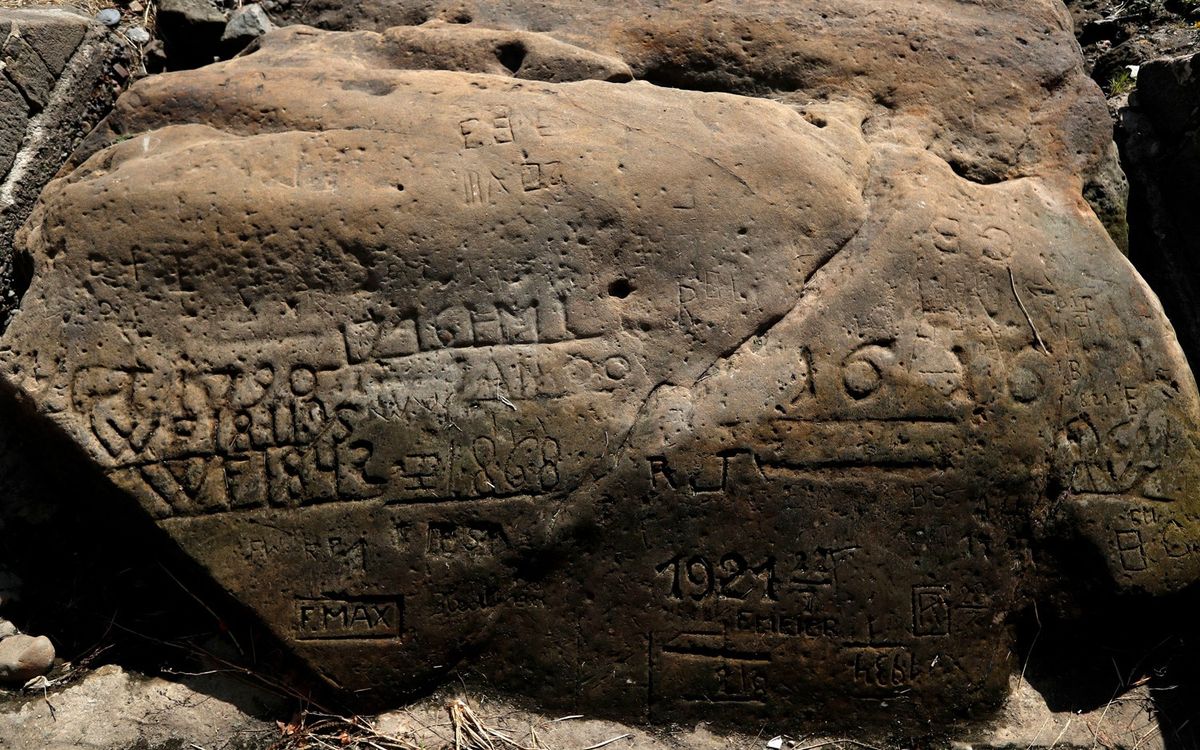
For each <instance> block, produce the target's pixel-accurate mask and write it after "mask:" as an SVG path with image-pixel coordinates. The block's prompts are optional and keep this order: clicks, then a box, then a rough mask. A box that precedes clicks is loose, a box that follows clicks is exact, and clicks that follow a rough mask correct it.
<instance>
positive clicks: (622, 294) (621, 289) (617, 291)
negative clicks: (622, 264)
mask: <svg viewBox="0 0 1200 750" xmlns="http://www.w3.org/2000/svg"><path fill="white" fill-rule="evenodd" d="M633 290H634V286H633V284H632V283H630V281H629V279H625V278H621V279H617V280H615V281H613V282H612V283H610V284H609V285H608V296H610V297H616V298H617V299H625V298H626V297H628V296H629V295H631V294H633Z"/></svg>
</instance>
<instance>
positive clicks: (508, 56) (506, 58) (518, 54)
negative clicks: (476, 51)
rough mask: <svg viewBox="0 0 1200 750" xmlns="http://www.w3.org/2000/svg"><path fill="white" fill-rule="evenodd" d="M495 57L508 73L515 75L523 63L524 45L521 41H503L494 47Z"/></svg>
mask: <svg viewBox="0 0 1200 750" xmlns="http://www.w3.org/2000/svg"><path fill="white" fill-rule="evenodd" d="M496 59H497V60H499V61H500V64H501V65H503V66H504V67H505V68H507V69H508V72H509V73H512V74H513V75H516V74H517V71H518V70H520V69H521V66H522V65H523V64H524V63H525V45H524V44H522V43H521V42H505V43H504V44H501V45H500V46H499V47H497V48H496Z"/></svg>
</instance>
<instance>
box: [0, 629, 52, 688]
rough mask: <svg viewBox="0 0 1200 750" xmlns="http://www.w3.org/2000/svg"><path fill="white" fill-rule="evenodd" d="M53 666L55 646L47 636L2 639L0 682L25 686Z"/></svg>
mask: <svg viewBox="0 0 1200 750" xmlns="http://www.w3.org/2000/svg"><path fill="white" fill-rule="evenodd" d="M53 665H54V644H52V643H51V642H50V639H49V638H47V637H45V636H31V635H22V634H16V635H10V636H8V637H6V638H3V639H0V682H3V683H5V684H8V685H18V686H19V685H23V684H25V683H26V682H28V681H29V680H31V679H33V678H34V677H37V676H38V675H43V674H45V673H46V672H48V671H50V667H51V666H53Z"/></svg>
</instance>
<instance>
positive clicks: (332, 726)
mask: <svg viewBox="0 0 1200 750" xmlns="http://www.w3.org/2000/svg"><path fill="white" fill-rule="evenodd" d="M279 732H280V734H281V735H282V736H281V737H280V738H279V739H278V740H276V741H275V742H274V743H273V744H272V745H271V746H270V747H269V748H268V750H314V749H316V748H333V749H334V750H420V748H419V747H418V746H417V745H416V744H414V743H412V742H410V741H408V740H407V739H404V738H403V737H394V736H392V735H387V734H381V733H379V732H378V731H376V730H375V727H374V726H372V725H371V724H370V722H367V721H365V720H364V719H360V718H359V717H357V716H352V717H345V716H334V715H331V714H321V713H315V712H312V711H304V712H302V713H301V714H299V715H298V716H297V717H296V718H295V719H293V720H292V721H291V722H289V723H287V724H284V723H282V722H280V723H279Z"/></svg>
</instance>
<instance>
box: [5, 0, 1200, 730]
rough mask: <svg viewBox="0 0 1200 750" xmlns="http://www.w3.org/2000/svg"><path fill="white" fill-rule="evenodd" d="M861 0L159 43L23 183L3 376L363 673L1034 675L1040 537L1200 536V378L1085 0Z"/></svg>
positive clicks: (813, 686)
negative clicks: (83, 137) (1032, 605)
mask: <svg viewBox="0 0 1200 750" xmlns="http://www.w3.org/2000/svg"><path fill="white" fill-rule="evenodd" d="M710 6H716V7H717V8H718V9H723V10H722V11H721V12H722V13H724V14H725V15H724V16H721V17H720V18H719V19H718V18H717V17H716V16H713V15H711V14H713V13H716V12H717V11H716V10H712V9H711V8H710ZM845 6H846V7H847V8H849V9H851V10H852V11H854V12H859V13H860V14H861V17H855V19H854V20H855V23H851V22H850V20H847V18H848V16H847V15H846V14H847V13H849V12H850V11H845V10H843V11H838V12H832V11H830V12H828V13H826V17H824V18H823V17H822V13H825V12H826V10H827V9H826V8H825V7H824V5H823V4H822V3H817V2H795V3H785V4H774V3H773V4H771V8H782V10H770V9H767V6H766V5H765V4H762V5H759V4H756V3H747V4H745V10H738V8H739V7H741V4H738V5H737V6H736V7H735V5H734V4H730V5H721V4H718V3H712V4H709V5H707V6H705V7H706V8H708V10H705V11H703V12H702V13H700V12H698V13H699V14H698V15H696V16H690V15H689V14H688V13H684V12H683V11H675V10H670V11H662V12H661V13H659V14H657V15H656V14H649V15H648V16H647V18H648V19H649V20H645V19H643V21H644V22H645V23H653V24H657V26H656V28H657V29H659V31H658V32H657V33H658V34H659V36H656V37H655V39H656V40H657V41H655V43H654V44H653V45H651V44H649V43H648V42H646V41H645V37H644V36H641V34H642V32H641V31H639V29H638V26H637V24H634V23H632V22H631V23H630V24H627V25H625V26H618V25H617V24H616V22H614V24H613V26H612V28H610V29H609V30H608V31H607V32H605V33H611V34H616V35H618V37H619V38H620V39H622V40H624V42H622V44H612V45H610V44H607V43H603V44H602V43H586V42H585V40H584V39H582V38H580V37H581V36H583V35H585V33H584V31H577V32H575V33H574V34H568V33H561V34H560V33H559V32H558V31H557V30H554V27H553V25H550V26H549V28H551V30H554V33H553V34H551V35H544V34H541V33H536V32H533V31H528V30H524V29H516V30H480V29H475V28H470V29H459V30H455V29H453V28H452V27H448V26H440V25H432V26H429V27H423V28H420V29H394V30H389V31H386V32H384V33H383V34H375V33H372V32H357V33H347V34H330V33H321V32H317V31H315V30H313V29H309V28H302V27H293V28H290V29H284V30H281V31H277V32H273V33H271V34H269V35H267V36H266V37H264V39H263V41H262V42H261V48H260V49H259V50H258V51H256V52H253V53H252V54H249V55H246V56H244V57H240V58H237V59H235V60H233V61H230V62H228V63H223V64H220V65H214V66H209V67H206V68H203V69H200V70H197V71H193V72H189V73H186V74H173V75H164V76H159V77H155V78H150V79H146V80H144V81H143V82H140V83H139V84H138V85H137V86H135V87H134V88H133V89H132V90H131V91H130V92H129V93H128V94H127V95H125V96H124V97H123V98H122V99H121V101H120V102H119V103H118V106H117V108H116V111H115V112H114V114H113V115H112V116H111V117H110V119H109V121H108V124H107V126H106V127H105V128H104V129H102V130H101V131H100V132H97V133H96V134H95V136H94V138H93V139H92V140H91V142H90V143H89V145H88V147H87V149H86V151H85V153H83V154H81V157H80V158H81V159H82V158H83V157H85V156H87V153H90V152H92V151H94V153H92V155H91V156H90V157H88V158H86V160H85V161H83V162H82V164H81V165H80V166H79V168H78V169H76V170H75V171H74V172H73V173H72V174H70V175H69V176H67V177H64V178H62V179H61V180H59V181H57V182H55V183H54V184H53V185H52V186H51V187H50V188H49V189H48V190H47V191H46V192H45V193H44V195H43V199H42V202H41V204H40V207H39V209H38V210H37V213H36V215H35V216H34V217H33V219H32V220H31V221H30V223H29V224H27V228H26V231H25V232H24V234H23V235H22V242H23V247H25V248H27V250H28V252H29V253H30V254H31V258H32V265H33V267H34V270H35V276H34V280H33V283H32V285H31V287H30V289H29V291H28V293H27V294H26V295H25V297H24V299H23V301H22V304H21V307H20V310H19V312H18V313H17V314H16V316H15V318H14V320H13V323H12V324H11V326H10V328H9V329H8V331H7V332H6V333H5V335H4V337H3V340H2V341H0V346H2V350H3V355H2V356H3V363H4V370H5V372H4V379H5V382H6V383H7V384H8V386H9V388H10V389H11V390H12V391H13V392H15V393H17V394H20V395H22V396H23V397H25V398H26V399H27V400H28V402H29V403H30V404H31V405H32V406H33V407H34V408H35V409H36V411H37V412H38V413H39V414H40V415H41V416H42V417H43V420H44V421H45V422H46V423H48V424H53V425H54V426H55V427H56V428H57V429H58V430H60V431H61V432H63V433H64V434H65V435H67V436H69V437H70V438H71V439H72V440H73V441H74V442H75V443H76V444H78V445H79V446H80V447H81V448H82V449H83V450H84V451H85V452H86V454H87V455H88V456H89V457H90V458H91V460H92V461H93V462H94V463H95V464H96V465H97V466H99V467H100V470H101V471H103V472H104V473H105V474H106V475H107V476H108V477H109V478H110V479H111V480H112V482H113V483H115V484H116V485H118V486H120V487H123V488H125V489H126V490H127V491H128V492H129V494H130V495H131V496H132V497H133V498H135V499H136V500H137V501H138V502H139V503H140V504H141V505H142V507H143V508H144V509H145V511H146V512H147V513H148V514H150V515H151V516H152V517H154V518H155V519H157V522H158V524H159V525H160V526H161V528H162V529H163V530H164V531H166V533H168V534H169V535H170V536H171V537H172V538H173V539H174V540H175V541H176V542H177V543H178V544H179V546H180V547H181V548H182V549H183V550H184V551H185V552H186V553H187V554H189V555H191V556H192V557H194V558H195V559H196V560H198V561H199V562H201V563H202V564H203V565H204V566H205V567H206V568H207V569H208V570H209V571H210V572H211V573H212V575H213V576H214V577H215V578H216V579H217V580H218V581H219V582H220V583H221V584H222V585H223V586H224V587H225V588H226V589H228V590H229V591H230V592H231V593H233V594H234V595H235V596H236V597H238V598H239V599H240V600H241V601H243V602H245V603H246V604H247V605H249V606H250V607H252V608H254V609H255V610H256V611H257V612H258V613H259V614H260V615H261V617H262V618H263V620H264V622H265V623H266V624H267V625H268V626H269V627H271V628H272V630H273V631H274V632H275V633H276V634H277V635H278V636H279V637H280V638H281V639H282V640H284V641H285V642H287V643H289V644H290V645H291V647H292V648H293V649H294V650H295V652H296V653H297V654H299V655H300V656H301V657H302V658H304V659H306V660H307V661H308V663H309V664H311V665H312V666H313V668H314V669H315V670H317V671H318V672H320V673H321V674H322V675H324V676H325V677H326V678H327V679H328V681H329V682H331V683H332V684H335V685H338V686H341V687H344V688H347V689H351V690H363V691H373V692H374V693H375V694H387V693H393V692H404V691H412V690H418V689H420V688H421V687H422V686H426V685H429V684H431V683H434V682H436V681H437V680H438V679H439V676H440V675H442V674H444V673H445V672H446V670H447V669H449V668H450V667H452V666H455V665H459V664H471V665H474V667H475V668H477V669H479V670H480V671H481V672H482V674H484V675H485V676H486V677H487V678H488V679H489V680H491V681H493V682H494V683H496V684H500V685H504V686H511V687H514V688H516V689H518V690H520V691H522V692H524V693H527V694H533V695H535V696H536V697H538V698H541V699H543V700H547V701H554V702H559V703H584V704H586V705H588V706H590V707H592V710H593V711H599V710H604V711H609V712H612V713H617V714H623V715H626V716H635V717H641V716H649V717H650V718H652V719H658V720H667V719H673V718H682V717H688V716H695V715H704V716H706V717H708V718H713V714H714V713H716V714H717V715H718V716H717V717H716V718H719V719H720V720H723V721H738V720H751V719H758V718H760V717H771V716H773V717H779V716H789V717H798V718H802V719H809V720H812V721H814V722H824V723H838V722H854V723H864V722H866V723H870V722H877V723H884V722H900V723H901V724H902V725H906V726H908V725H911V724H912V723H913V722H920V721H940V720H943V719H946V718H947V717H952V716H957V715H961V714H965V713H969V712H972V711H975V710H977V709H981V708H985V707H988V706H993V705H996V704H997V703H998V702H999V700H1000V699H1001V698H1002V697H1003V695H1004V694H1005V693H1006V691H1007V689H1008V686H1009V670H1010V668H1011V667H1012V664H1011V663H1010V645H1011V644H1010V636H1009V632H1008V630H1007V626H1006V616H1007V615H1008V614H1009V613H1010V612H1012V611H1013V610H1015V609H1016V608H1019V607H1021V606H1022V605H1023V603H1024V602H1025V601H1026V597H1028V596H1029V595H1030V594H1031V593H1032V592H1035V591H1036V590H1037V588H1038V586H1039V584H1040V582H1041V581H1042V580H1043V579H1042V575H1043V570H1042V569H1041V568H1040V567H1039V566H1038V565H1035V564H1034V563H1035V561H1041V560H1043V559H1044V558H1043V557H1042V554H1043V552H1044V551H1045V550H1046V549H1047V548H1048V547H1052V546H1054V545H1057V544H1067V543H1072V542H1076V541H1083V542H1085V543H1087V544H1090V545H1091V549H1092V550H1093V551H1092V553H1091V554H1093V555H1094V556H1095V560H1094V562H1095V568H1096V573H1097V574H1103V573H1107V574H1108V575H1110V576H1111V578H1112V580H1113V581H1114V583H1115V585H1116V586H1118V587H1120V588H1122V589H1128V590H1137V591H1145V592H1150V593H1159V592H1166V591H1173V590H1176V589H1179V588H1182V587H1183V586H1186V585H1187V584H1189V583H1191V582H1193V581H1195V580H1196V578H1197V575H1198V573H1200V570H1198V566H1200V549H1198V548H1197V544H1196V542H1195V539H1196V538H1197V531H1198V529H1200V518H1198V510H1200V509H1198V508H1197V503H1198V498H1197V496H1196V480H1197V472H1198V471H1200V464H1198V463H1197V458H1198V456H1197V449H1198V445H1197V440H1196V438H1197V435H1196V425H1197V418H1198V417H1200V408H1198V407H1200V405H1198V401H1197V392H1196V385H1195V382H1194V380H1193V378H1192V376H1191V374H1190V372H1189V370H1188V369H1187V366H1186V364H1185V362H1184V360H1183V357H1182V355H1181V353H1180V351H1179V347H1178V345H1177V344H1176V342H1175V339H1174V336H1173V334H1172V333H1171V330H1170V326H1169V325H1168V324H1167V322H1166V320H1165V319H1164V317H1163V315H1162V312H1161V310H1160V308H1159V306H1158V303H1157V301H1156V300H1155V299H1154V297H1153V295H1152V294H1151V293H1150V292H1149V291H1148V289H1147V288H1146V287H1145V285H1144V284H1143V283H1142V282H1141V280H1140V279H1139V278H1138V277H1137V276H1136V275H1135V274H1134V272H1133V271H1132V269H1131V268H1130V266H1129V264H1128V263H1127V262H1126V261H1125V260H1124V258H1122V257H1121V255H1120V254H1119V253H1118V252H1117V250H1116V249H1115V248H1114V246H1113V245H1112V243H1111V241H1110V240H1109V238H1108V236H1107V235H1106V233H1105V231H1104V228H1103V227H1102V226H1101V224H1100V223H1099V222H1098V221H1097V219H1096V218H1095V215H1094V214H1093V213H1092V212H1091V210H1090V209H1089V208H1088V206H1087V204H1086V203H1085V202H1084V200H1083V198H1082V190H1083V183H1084V180H1083V179H1081V177H1080V175H1086V174H1087V173H1088V172H1089V170H1093V169H1095V168H1098V167H1097V165H1099V164H1100V163H1101V162H1102V160H1103V155H1104V152H1105V144H1106V143H1107V141H1106V138H1105V137H1103V135H1102V134H1103V132H1104V131H1106V126H1105V125H1103V124H1102V123H1101V124H1095V123H1091V121H1090V120H1089V119H1088V118H1089V117H1090V116H1092V115H1094V114H1096V113H1099V117H1100V118H1103V117H1104V108H1103V103H1102V101H1101V100H1100V98H1099V94H1098V92H1096V91H1095V89H1094V88H1093V87H1092V86H1091V84H1090V83H1088V82H1087V81H1086V78H1085V77H1083V75H1082V73H1081V72H1080V71H1079V61H1078V59H1077V56H1078V51H1077V49H1076V48H1074V47H1073V46H1072V45H1073V42H1072V41H1071V37H1070V32H1069V29H1068V28H1067V24H1066V23H1065V21H1064V15H1063V11H1062V9H1061V8H1059V7H1058V6H1057V5H1056V4H1050V3H1039V2H1028V3H1022V4H1020V8H1019V10H1011V9H1010V10H1001V9H997V8H994V7H992V6H991V5H989V4H981V5H970V6H967V5H960V4H953V9H954V13H953V14H952V13H951V12H950V9H951V4H949V3H946V4H942V3H923V4H921V7H923V8H926V9H927V10H928V9H932V10H928V12H929V15H928V16H926V17H924V18H923V19H921V20H918V17H917V15H916V11H917V7H918V6H917V4H912V5H911V6H910V5H908V4H897V5H896V6H895V7H894V8H892V7H891V6H889V9H888V10H886V11H885V10H880V11H879V14H878V15H879V17H878V18H872V19H870V20H869V23H867V22H866V21H864V19H867V18H869V15H868V14H866V13H865V10H864V9H865V8H866V6H865V5H862V6H860V5H857V4H853V3H849V4H845ZM872 7H876V8H877V7H878V6H872ZM739 13H740V14H741V15H739ZM704 14H709V15H704ZM755 14H759V15H772V14H775V15H779V14H783V15H786V16H787V18H790V19H791V21H789V22H788V23H776V24H769V23H767V22H766V21H765V20H762V19H761V18H758V17H757V16H756V15H755ZM697 19H699V20H697ZM776 20H778V19H776ZM864 24H865V25H864ZM998 26H1004V28H1005V30H1006V33H1004V34H1000V33H993V32H991V31H989V29H995V28H997V27H998ZM885 27H886V28H889V29H892V31H890V32H888V33H886V34H885V33H884V32H883V31H882V29H884V28H885ZM579 28H581V29H584V28H586V24H585V23H583V22H581V25H580V26H579ZM606 28H607V27H606ZM697 28H699V29H706V30H707V31H706V34H707V35H702V36H700V37H696V38H692V39H691V41H689V42H686V43H685V37H686V36H687V35H688V34H690V33H691V31H694V30H696V29H697ZM813 28H821V29H824V30H825V31H827V32H828V33H827V34H826V35H824V36H813V35H812V34H810V33H807V30H811V29H813ZM964 29H976V31H975V32H974V33H975V34H976V35H977V36H978V44H977V45H976V46H973V47H970V48H969V49H970V53H969V56H970V57H971V58H972V59H970V60H960V59H958V55H960V54H964V53H962V52H957V51H956V52H950V49H951V48H950V47H949V46H948V43H947V37H948V36H949V35H951V34H952V33H954V32H955V31H957V32H958V33H964ZM897 30H902V31H903V35H902V36H903V38H904V42H903V46H900V37H898V36H897V34H899V33H900V32H899V31H897ZM676 34H678V39H676ZM872 34H873V35H874V36H872ZM764 37H765V41H764V42H762V43H763V44H765V45H766V47H765V48H764V49H765V50H766V51H768V52H770V54H769V55H767V57H769V58H770V60H772V61H774V62H771V63H770V66H769V67H768V68H765V69H764V68H761V67H758V66H759V65H760V64H762V63H761V58H759V57H758V51H757V48H755V47H754V40H762V39H764ZM609 38H610V37H605V36H603V35H601V34H599V33H598V32H597V35H596V36H595V37H594V38H593V37H588V39H591V40H593V41H594V40H596V39H599V40H604V39H609ZM738 39H740V40H741V41H740V42H738V41H734V40H738ZM671 40H676V41H675V42H672V41H671ZM719 40H724V41H721V42H720V44H718V41H719ZM730 44H731V45H733V46H734V47H739V45H745V48H744V49H743V51H742V52H736V53H735V52H733V51H730V48H729V46H728V45H730ZM672 45H675V46H672ZM806 48H807V49H809V50H810V51H812V54H807V53H805V52H804V50H805V49H806ZM955 49H961V48H955ZM696 50H708V52H704V53H700V52H696ZM903 50H907V52H903ZM486 52H490V53H491V54H486ZM685 52H687V54H684V53H685ZM717 52H722V54H717ZM784 52H786V53H787V54H784ZM817 52H820V53H821V54H820V55H818V54H817ZM873 52H877V53H878V54H872V53H873ZM710 53H711V54H710ZM725 53H728V54H725ZM764 54H765V52H764ZM901 54H904V55H905V57H900V55H901ZM438 55H441V56H442V58H441V59H442V60H443V62H442V63H440V64H439V63H438ZM697 55H699V57H697ZM704 55H708V57H704ZM822 55H823V56H822ZM909 55H911V56H912V58H913V59H912V60H911V61H910V60H909V58H908V56H909ZM950 55H953V57H951V56H950ZM702 59H705V60H708V61H709V64H707V66H706V65H705V64H703V63H702ZM782 60H790V61H791V63H790V64H792V65H793V67H784V68H776V67H775V66H776V64H777V63H779V62H780V61H782ZM671 61H674V62H671ZM626 65H627V66H628V70H629V71H630V72H632V74H633V75H634V76H644V75H646V73H647V71H651V70H653V71H657V72H656V73H655V75H654V78H655V80H657V81H658V82H660V83H679V84H681V85H687V86H694V87H701V88H729V89H733V90H736V91H739V92H741V93H742V94H752V93H772V91H774V90H777V89H787V88H789V87H790V90H791V93H789V94H787V95H781V96H780V97H779V98H780V99H782V101H770V100H768V99H765V98H753V97H750V96H743V95H737V94H729V93H711V92H698V91H686V90H680V89H675V88H665V87H660V86H655V85H651V84H649V83H646V82H632V83H616V82H614V81H618V80H622V79H624V78H626V77H627V76H625V75H624V71H625V70H626V68H625V67H624V66H626ZM671 66H676V67H671ZM437 67H446V68H452V70H451V71H447V70H436V69H431V68H437ZM666 71H672V72H670V73H669V74H668V72H666ZM768 73H771V75H768ZM910 74H915V75H910ZM968 74H969V75H968ZM523 78H524V79H523ZM529 79H534V80H529ZM969 81H975V83H974V84H971V83H969ZM772 87H775V88H774V89H773V88H772ZM956 87H959V88H956ZM964 87H965V88H964ZM817 91H820V92H823V96H815V95H814V92H817ZM964 91H965V92H966V94H964ZM809 99H814V100H816V99H820V101H808V100H809ZM98 227H102V228H103V231H97V228H98ZM1045 572H1046V574H1047V575H1052V573H1053V571H1045ZM714 704H715V705H716V707H715V708H714Z"/></svg>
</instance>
